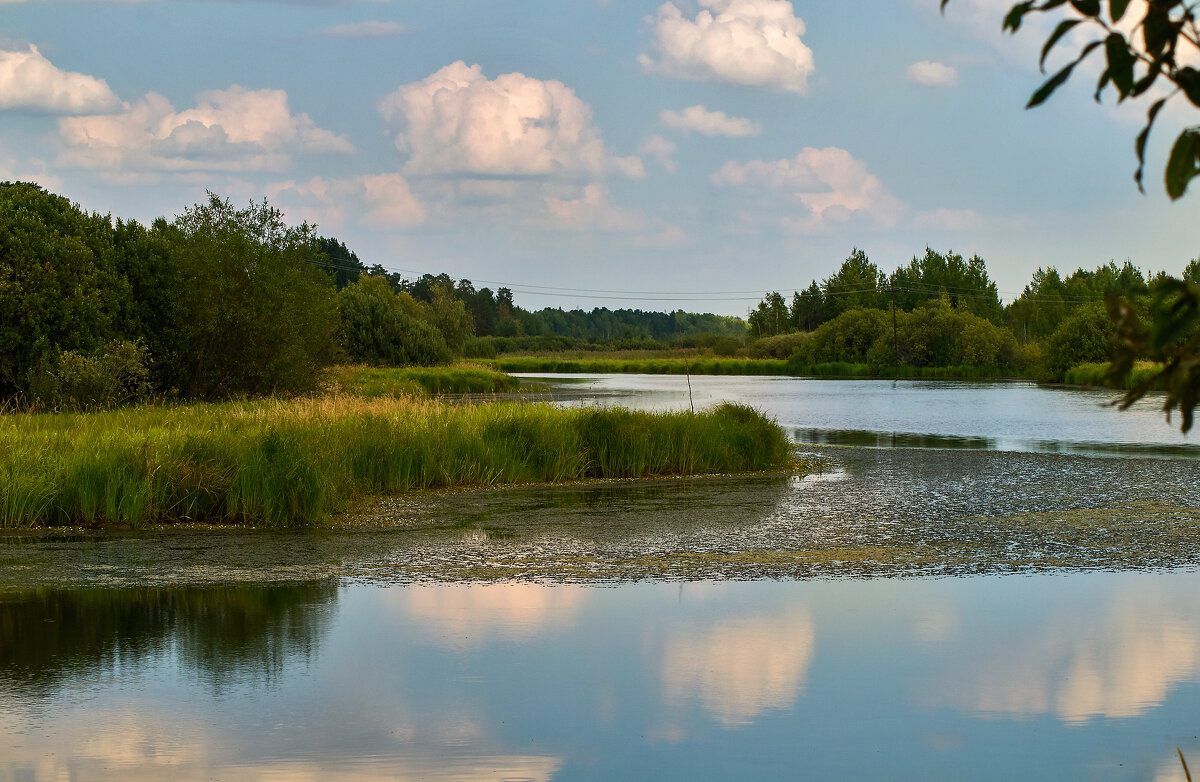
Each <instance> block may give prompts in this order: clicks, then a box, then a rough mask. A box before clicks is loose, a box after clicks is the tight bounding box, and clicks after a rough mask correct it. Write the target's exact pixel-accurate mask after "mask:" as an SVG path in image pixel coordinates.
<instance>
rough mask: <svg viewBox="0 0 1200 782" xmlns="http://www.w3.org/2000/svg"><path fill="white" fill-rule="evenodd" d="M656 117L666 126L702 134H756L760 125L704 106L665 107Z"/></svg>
mask: <svg viewBox="0 0 1200 782" xmlns="http://www.w3.org/2000/svg"><path fill="white" fill-rule="evenodd" d="M658 119H659V121H660V122H662V124H664V125H666V126H667V127H668V128H674V129H676V130H682V131H683V132H684V133H699V134H701V135H703V136H732V137H735V138H736V137H740V136H757V135H758V134H759V133H762V125H760V124H758V123H757V122H752V121H751V120H748V119H744V118H742V117H730V116H729V115H727V114H726V113H725V112H723V111H709V110H708V109H706V108H704V106H701V105H697V106H688V107H687V108H686V109H683V110H682V111H671V110H670V109H667V110H665V111H662V112H660V113H659V115H658Z"/></svg>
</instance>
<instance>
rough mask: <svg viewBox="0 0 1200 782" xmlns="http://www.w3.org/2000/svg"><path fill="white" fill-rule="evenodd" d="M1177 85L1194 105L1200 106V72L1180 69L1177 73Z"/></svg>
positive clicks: (1188, 68) (1189, 68) (1192, 69)
mask: <svg viewBox="0 0 1200 782" xmlns="http://www.w3.org/2000/svg"><path fill="white" fill-rule="evenodd" d="M1175 83H1176V84H1178V85H1179V89H1181V90H1183V92H1184V94H1185V95H1187V98H1188V100H1190V101H1191V102H1192V103H1193V104H1194V105H1196V106H1200V71H1197V70H1196V69H1195V68H1192V67H1190V66H1189V67H1187V68H1180V69H1179V70H1178V71H1176V72H1175Z"/></svg>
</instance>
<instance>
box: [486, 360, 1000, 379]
mask: <svg viewBox="0 0 1200 782" xmlns="http://www.w3.org/2000/svg"><path fill="white" fill-rule="evenodd" d="M490 363H491V364H492V366H495V367H496V368H497V369H499V370H502V371H504V372H535V373H538V372H545V373H561V374H597V375H615V374H639V375H684V374H692V375H776V376H790V377H820V378H891V377H892V368H891V366H887V367H884V368H872V367H871V366H870V365H868V364H851V363H847V362H843V361H833V362H828V363H822V364H806V363H803V362H800V361H797V360H786V361H785V360H783V359H774V358H759V359H743V358H703V357H702V358H696V359H687V358H674V357H666V358H643V359H613V358H608V359H603V358H597V359H592V358H580V359H566V358H559V357H554V356H511V357H505V358H498V359H495V360H493V361H491V362H490ZM897 374H898V376H899V377H900V378H901V379H905V380H913V379H925V378H928V379H945V380H982V379H987V378H1000V377H1010V376H1012V375H1013V373H1012V372H1011V371H1005V370H1001V369H999V368H997V367H979V366H970V365H961V366H949V367H913V366H901V367H899V368H898V370H897Z"/></svg>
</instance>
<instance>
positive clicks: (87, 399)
mask: <svg viewBox="0 0 1200 782" xmlns="http://www.w3.org/2000/svg"><path fill="white" fill-rule="evenodd" d="M147 360H148V355H147V352H146V346H145V345H144V344H142V343H141V342H126V341H122V340H116V341H113V342H111V343H109V345H108V346H107V347H106V348H104V349H103V350H102V351H100V352H97V353H96V354H94V355H91V356H83V355H80V354H79V353H76V352H75V351H72V350H67V351H63V352H62V353H59V354H58V355H57V356H55V357H53V358H47V357H43V358H42V360H41V361H40V362H39V363H38V365H37V366H36V367H35V368H34V369H33V370H31V371H30V373H29V378H28V384H27V394H26V396H27V398H28V401H29V402H30V403H31V404H33V405H34V406H37V407H42V408H45V409H49V410H58V409H64V408H65V409H70V410H101V409H105V408H110V407H117V406H119V405H123V404H128V403H130V402H136V401H139V400H141V399H144V398H145V397H146V396H148V395H149V393H150V371H149V369H148V368H147Z"/></svg>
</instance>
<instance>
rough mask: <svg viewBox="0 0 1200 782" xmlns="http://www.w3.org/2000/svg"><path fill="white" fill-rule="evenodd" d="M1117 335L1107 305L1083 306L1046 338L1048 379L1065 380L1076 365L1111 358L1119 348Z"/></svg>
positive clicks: (1045, 370) (1044, 370) (1043, 367)
mask: <svg viewBox="0 0 1200 782" xmlns="http://www.w3.org/2000/svg"><path fill="white" fill-rule="evenodd" d="M1115 335H1116V327H1115V326H1114V325H1113V322H1112V320H1111V319H1110V318H1109V317H1108V312H1107V311H1106V310H1105V309H1104V305H1103V304H1101V303H1100V302H1094V303H1091V304H1086V305H1083V306H1081V307H1079V308H1078V309H1076V310H1075V312H1074V313H1073V314H1072V315H1071V316H1070V317H1068V318H1067V319H1066V320H1064V321H1063V322H1062V323H1060V324H1059V325H1058V328H1056V329H1055V330H1054V333H1053V334H1051V335H1050V337H1049V338H1048V339H1047V340H1046V346H1045V356H1044V358H1043V360H1042V369H1043V374H1044V377H1045V379H1046V380H1051V381H1054V382H1061V381H1062V380H1063V379H1064V377H1065V376H1066V374H1067V370H1068V369H1070V368H1071V367H1073V366H1076V365H1078V364H1084V363H1087V362H1092V361H1108V360H1109V358H1110V357H1111V355H1112V352H1113V350H1114V348H1115V347H1116V342H1115Z"/></svg>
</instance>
